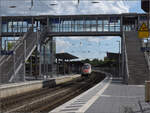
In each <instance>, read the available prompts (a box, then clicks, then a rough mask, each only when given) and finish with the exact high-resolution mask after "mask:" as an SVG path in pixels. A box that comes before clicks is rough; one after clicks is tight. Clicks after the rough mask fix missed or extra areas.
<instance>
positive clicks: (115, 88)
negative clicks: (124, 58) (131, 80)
mask: <svg viewBox="0 0 150 113" xmlns="http://www.w3.org/2000/svg"><path fill="white" fill-rule="evenodd" d="M144 92H145V90H144V86H143V85H125V84H122V83H121V82H119V81H118V80H112V81H111V84H110V85H109V87H108V88H107V89H106V90H105V91H104V93H103V94H102V95H101V96H100V97H99V98H98V99H97V100H96V101H95V102H94V103H93V104H92V105H91V106H90V107H89V108H88V109H87V111H86V112H85V113H132V111H133V113H150V105H149V104H148V103H145V102H144V95H145V93H144Z"/></svg>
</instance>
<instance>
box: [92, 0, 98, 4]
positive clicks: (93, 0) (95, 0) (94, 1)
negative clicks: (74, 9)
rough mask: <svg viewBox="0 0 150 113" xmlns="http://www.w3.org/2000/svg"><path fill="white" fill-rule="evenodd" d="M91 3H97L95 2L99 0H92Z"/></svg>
mask: <svg viewBox="0 0 150 113" xmlns="http://www.w3.org/2000/svg"><path fill="white" fill-rule="evenodd" d="M91 3H93V4H97V3H99V1H98V0H92V2H91Z"/></svg>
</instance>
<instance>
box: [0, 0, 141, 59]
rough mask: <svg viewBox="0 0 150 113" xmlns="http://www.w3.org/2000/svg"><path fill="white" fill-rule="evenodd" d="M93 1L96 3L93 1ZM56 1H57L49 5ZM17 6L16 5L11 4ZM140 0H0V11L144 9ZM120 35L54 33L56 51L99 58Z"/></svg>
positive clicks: (112, 49)
mask: <svg viewBox="0 0 150 113" xmlns="http://www.w3.org/2000/svg"><path fill="white" fill-rule="evenodd" d="M92 1H99V3H96V4H92V3H91V2H92ZM50 4H57V5H50ZM10 6H16V8H10ZM140 7H141V4H140V0H108V1H106V0H80V3H79V4H78V2H77V0H34V1H33V6H32V7H31V0H0V15H1V16H8V15H9V16H12V15H13V16H15V15H60V14H61V15H75V14H120V13H129V12H130V13H143V10H141V8H140ZM117 40H120V37H91V36H90V37H61V38H60V37H57V38H56V44H57V52H69V53H71V54H74V55H76V56H78V57H80V59H85V58H91V59H93V58H100V59H103V57H104V56H105V55H106V52H107V51H108V52H115V53H117V52H118V51H119V49H118V48H119V44H118V42H117Z"/></svg>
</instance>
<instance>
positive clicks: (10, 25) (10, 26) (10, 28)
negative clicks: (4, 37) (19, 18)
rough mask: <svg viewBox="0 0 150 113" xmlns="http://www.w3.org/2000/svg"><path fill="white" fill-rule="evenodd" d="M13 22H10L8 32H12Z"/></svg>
mask: <svg viewBox="0 0 150 113" xmlns="http://www.w3.org/2000/svg"><path fill="white" fill-rule="evenodd" d="M12 24H13V23H12V22H8V32H12Z"/></svg>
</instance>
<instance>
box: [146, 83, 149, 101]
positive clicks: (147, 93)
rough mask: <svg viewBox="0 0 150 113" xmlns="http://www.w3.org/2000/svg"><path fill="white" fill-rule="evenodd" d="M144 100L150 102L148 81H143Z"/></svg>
mask: <svg viewBox="0 0 150 113" xmlns="http://www.w3.org/2000/svg"><path fill="white" fill-rule="evenodd" d="M145 102H150V81H145Z"/></svg>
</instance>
